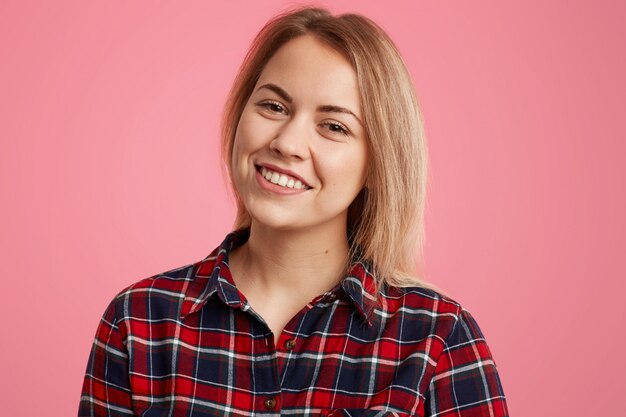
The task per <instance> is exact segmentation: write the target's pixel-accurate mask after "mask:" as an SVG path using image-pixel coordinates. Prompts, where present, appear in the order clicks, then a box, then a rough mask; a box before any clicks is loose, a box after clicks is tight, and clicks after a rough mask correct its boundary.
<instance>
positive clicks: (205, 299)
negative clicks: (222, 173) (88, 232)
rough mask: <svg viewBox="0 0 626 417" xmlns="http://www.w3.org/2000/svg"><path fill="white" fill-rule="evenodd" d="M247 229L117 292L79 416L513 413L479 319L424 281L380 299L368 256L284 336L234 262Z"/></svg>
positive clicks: (98, 341) (311, 305) (89, 368)
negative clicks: (240, 286)
mask: <svg viewBox="0 0 626 417" xmlns="http://www.w3.org/2000/svg"><path fill="white" fill-rule="evenodd" d="M247 238H248V233H247V231H240V232H233V233H231V234H229V235H228V236H227V237H226V239H225V240H224V242H223V243H222V245H221V246H220V247H219V248H217V249H215V251H213V253H212V254H211V255H209V256H208V257H207V258H206V259H204V260H202V261H200V262H197V263H195V264H192V265H188V266H185V267H182V268H179V269H175V270H172V271H169V272H166V273H163V274H159V275H156V276H154V277H151V278H147V279H144V280H142V281H139V282H138V283H136V284H134V285H131V286H130V287H128V288H127V289H125V290H124V291H122V292H121V293H120V294H119V295H118V296H117V297H116V298H115V299H114V300H113V301H112V302H111V304H110V305H109V307H108V308H107V309H106V312H105V313H104V316H103V317H102V320H101V322H100V324H99V327H98V330H97V333H96V337H95V341H94V344H93V348H92V351H91V355H90V357H89V363H88V365H87V372H86V376H85V380H84V384H83V389H82V396H81V399H80V408H79V412H78V414H79V416H134V415H137V416H144V417H156V416H174V417H183V416H189V417H191V416H197V417H200V416H220V417H221V416H267V417H269V416H278V415H286V416H298V417H307V416H325V417H330V416H332V417H340V416H360V417H372V416H400V417H406V416H456V417H459V416H506V415H508V412H507V407H506V403H505V398H504V394H503V392H502V387H501V384H500V379H499V377H498V373H497V371H496V366H495V364H494V361H493V359H492V357H491V353H490V351H489V348H488V346H487V344H486V343H485V339H484V337H483V335H482V333H481V331H480V329H479V327H478V325H477V324H476V322H475V321H474V319H473V318H472V316H471V315H470V314H469V313H468V312H467V311H466V310H464V309H463V308H462V307H461V306H459V304H457V303H456V302H454V301H453V300H451V299H449V298H446V297H444V296H442V295H440V294H438V293H437V292H434V291H432V290H428V289H424V288H416V287H414V288H397V287H390V286H382V287H381V289H380V293H379V294H378V296H375V295H374V291H373V288H374V287H373V285H372V284H373V278H372V275H371V274H370V272H369V271H370V270H371V268H370V266H369V264H368V263H367V262H355V263H354V264H353V265H352V267H351V269H350V273H349V274H348V275H347V276H346V277H345V278H344V279H343V280H342V281H341V283H340V284H338V285H337V286H336V287H335V288H334V289H333V290H331V291H328V292H326V293H324V294H321V295H319V296H318V297H316V298H315V299H313V300H312V301H311V302H310V303H309V304H308V305H306V306H305V307H304V308H303V309H302V310H301V311H300V312H299V313H298V314H297V315H296V316H295V317H294V318H293V319H292V320H291V321H289V323H288V324H287V326H286V327H285V329H284V330H283V333H282V334H281V335H280V340H279V342H278V344H277V345H275V344H274V335H273V334H272V333H271V331H270V330H269V328H268V327H267V326H266V325H265V324H264V321H263V319H262V318H261V317H260V316H259V315H258V314H257V313H256V312H255V311H254V310H253V309H252V308H251V307H250V305H249V304H248V302H247V301H246V298H245V297H244V295H243V294H241V292H240V291H238V290H237V288H236V286H235V283H234V281H233V279H232V277H231V273H230V270H229V268H228V254H229V251H230V250H232V249H233V247H236V246H239V245H241V244H242V243H243V242H245V240H246V239H247ZM377 300H378V302H377Z"/></svg>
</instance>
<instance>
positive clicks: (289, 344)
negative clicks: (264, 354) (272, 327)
mask: <svg viewBox="0 0 626 417" xmlns="http://www.w3.org/2000/svg"><path fill="white" fill-rule="evenodd" d="M295 347H296V341H295V340H294V339H287V340H285V349H287V350H292V349H293V348H295Z"/></svg>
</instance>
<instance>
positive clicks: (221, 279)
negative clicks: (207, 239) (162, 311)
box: [180, 229, 378, 326]
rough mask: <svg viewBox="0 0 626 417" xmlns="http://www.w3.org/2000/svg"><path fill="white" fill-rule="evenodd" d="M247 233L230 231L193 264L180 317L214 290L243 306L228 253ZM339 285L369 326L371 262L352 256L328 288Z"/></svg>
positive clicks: (373, 300)
mask: <svg viewBox="0 0 626 417" xmlns="http://www.w3.org/2000/svg"><path fill="white" fill-rule="evenodd" d="M249 236H250V229H240V230H236V231H234V232H231V233H229V234H228V235H227V236H226V238H225V239H224V241H223V242H222V244H221V245H220V246H219V247H218V248H216V249H215V250H213V252H211V254H210V255H209V256H207V257H206V258H205V259H203V260H202V261H200V262H198V263H197V264H196V265H194V268H193V272H192V274H193V276H192V277H190V278H191V280H189V281H187V283H186V287H185V288H184V289H183V292H184V294H185V296H184V300H183V305H182V307H181V312H180V317H181V319H183V318H185V317H186V316H187V315H189V314H192V313H195V312H196V311H198V310H200V309H201V308H202V307H203V306H204V304H205V303H206V302H207V300H208V299H209V298H210V297H211V296H213V295H214V294H217V296H218V297H219V298H220V299H221V300H222V302H224V303H225V304H227V305H228V306H230V307H234V308H239V307H242V306H243V304H244V297H243V296H242V294H241V293H240V292H239V290H238V289H237V287H236V285H235V282H234V280H233V278H232V275H231V273H230V268H229V266H228V255H229V254H230V252H231V251H232V250H233V249H234V248H236V247H238V246H240V245H242V244H244V243H245V242H246V241H247V240H248V237H249ZM339 288H341V289H343V292H344V294H345V295H346V296H347V298H348V299H349V300H351V301H352V302H353V303H354V305H355V307H356V309H357V311H358V312H359V314H360V315H361V317H362V318H363V319H364V320H365V322H366V323H367V324H368V325H369V326H371V325H372V320H373V319H374V317H375V314H374V308H375V307H376V305H377V300H378V297H377V291H376V282H375V280H374V276H373V274H372V265H371V262H368V261H365V260H354V261H353V263H352V265H351V266H350V268H349V272H348V274H346V276H345V278H344V279H343V280H342V281H341V283H340V284H339V285H338V286H337V288H335V289H334V290H331V291H330V292H331V293H332V292H335V290H337V289H339Z"/></svg>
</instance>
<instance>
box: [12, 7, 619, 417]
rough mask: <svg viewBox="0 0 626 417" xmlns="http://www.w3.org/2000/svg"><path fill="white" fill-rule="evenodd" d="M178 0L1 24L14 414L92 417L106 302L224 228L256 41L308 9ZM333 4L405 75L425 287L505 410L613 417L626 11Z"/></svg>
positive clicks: (25, 13)
mask: <svg viewBox="0 0 626 417" xmlns="http://www.w3.org/2000/svg"><path fill="white" fill-rule="evenodd" d="M174 3H175V2H155V1H133V2H117V1H108V2H85V1H64V2H47V1H39V2H34V1H18V0H14V1H7V0H4V1H2V3H0V59H1V63H0V138H1V144H2V148H1V152H0V173H1V176H0V181H1V182H0V184H1V192H2V216H1V217H0V230H1V232H0V234H1V237H0V249H1V257H2V259H1V261H2V264H1V266H2V271H3V273H2V278H1V279H2V294H3V295H2V300H1V302H0V328H1V329H2V336H1V337H2V340H1V343H0V350H1V351H0V375H1V376H0V384H1V386H0V404H1V405H0V409H1V410H2V411H1V412H0V413H1V414H2V415H4V416H11V417H19V416H36V415H45V416H70V415H76V411H77V407H78V399H79V394H80V388H81V384H82V378H83V373H84V371H85V367H86V364H87V358H88V354H89V349H90V347H91V342H92V340H93V336H94V334H95V330H96V326H97V324H98V320H99V318H100V315H101V314H102V312H103V311H104V308H105V307H106V305H107V303H108V302H109V301H110V300H111V299H112V298H113V296H114V295H115V294H116V293H117V292H118V291H119V290H121V289H122V288H123V287H125V286H127V285H129V284H130V283H132V282H135V281H137V280H139V279H141V278H144V277H147V276H150V275H153V274H156V273H158V272H163V271H165V270H168V269H172V268H175V267H178V266H182V265H185V264H188V263H190V262H194V261H197V260H199V259H201V258H203V257H204V256H206V255H207V254H208V253H209V252H210V251H211V250H212V249H213V248H214V247H215V246H216V245H217V244H218V243H219V242H220V241H221V239H222V238H223V236H224V235H225V233H226V232H227V231H229V227H230V225H231V222H232V220H233V203H232V199H231V198H230V197H228V194H227V192H226V189H225V186H224V181H223V180H222V179H221V174H220V170H219V167H218V120H219V116H220V111H221V108H222V105H223V102H224V99H225V95H226V92H227V89H228V87H229V86H230V83H231V81H232V79H233V77H234V74H235V70H236V69H237V67H238V65H239V63H240V61H241V59H242V57H243V54H244V51H245V50H246V47H247V46H248V44H249V42H250V40H251V38H252V36H253V35H254V34H255V33H256V31H257V30H258V29H259V28H260V27H261V25H262V24H263V23H264V22H265V21H266V20H267V19H268V18H269V17H270V16H272V15H274V14H275V13H276V12H278V11H280V10H282V9H284V8H285V7H287V6H290V5H295V4H298V3H296V2H285V1H265V2H243V1H230V0H229V1H226V2H220V3H219V6H218V5H214V4H213V2H201V1H197V2H195V1H194V2H184V3H181V2H178V3H176V4H174ZM215 3H216V4H217V2H215ZM318 4H320V5H327V6H330V7H331V10H332V11H334V12H344V11H355V12H359V13H363V14H365V15H367V16H370V17H372V18H373V19H375V20H376V21H377V22H378V23H379V24H380V25H382V26H383V27H384V28H385V29H386V30H387V31H388V32H389V33H390V35H391V36H392V38H394V39H395V41H396V42H397V44H398V46H399V48H400V50H401V52H402V53H403V54H404V56H405V58H406V61H407V64H408V66H409V67H410V69H411V71H412V74H413V76H414V80H415V84H416V87H417V90H418V95H419V97H420V101H421V104H422V107H423V111H424V114H425V119H426V128H427V133H428V138H429V146H430V160H431V176H430V186H429V187H430V194H429V196H428V198H429V200H428V218H427V232H428V236H427V243H428V245H427V251H426V260H427V264H426V268H427V271H428V274H429V277H430V279H431V280H432V281H433V282H435V283H436V284H438V285H440V286H441V287H442V288H444V289H445V290H447V291H448V292H449V294H450V295H451V296H453V297H454V298H455V299H457V300H458V301H459V302H461V303H462V304H463V305H464V306H465V307H466V308H467V309H469V310H470V311H471V312H472V313H473V314H474V316H475V317H476V318H477V319H478V322H479V323H480V325H481V327H482V329H483V331H484V333H485V335H486V337H487V340H488V341H489V344H490V346H491V349H492V352H493V354H494V357H495V359H496V362H497V364H498V367H499V369H500V373H501V377H502V382H503V386H504V390H505V393H506V395H507V397H508V402H509V407H510V411H511V413H512V414H513V415H518V416H524V415H532V416H536V417H539V416H568V415H596V416H600V415H615V414H616V413H619V410H618V408H617V407H618V404H621V403H623V399H624V391H625V390H626V384H625V376H624V374H625V372H626V359H625V356H626V355H625V354H624V344H625V343H626V331H625V325H624V319H626V317H625V308H624V305H625V303H624V301H623V296H622V294H621V293H622V292H623V291H624V290H625V289H626V288H625V284H624V280H625V279H626V268H625V266H624V259H625V255H624V249H625V247H626V221H625V215H624V214H625V213H626V196H625V190H626V169H625V167H624V165H625V162H626V161H625V159H626V158H625V156H626V146H625V140H626V134H625V133H626V131H625V130H626V129H625V128H624V111H625V106H624V101H625V99H626V94H625V93H626V88H625V87H626V82H625V79H626V77H625V74H626V58H625V56H626V53H625V47H624V40H625V39H626V33H625V30H624V22H625V21H626V3H625V2H624V1H621V0H615V1H608V0H607V1H595V2H590V1H579V0H577V1H572V0H569V1H566V0H563V1H555V0H549V1H545V0H544V1H508V2H502V1H495V0H494V1H472V2H469V1H467V2H452V1H439V2H434V1H429V2H426V1H421V2H418V1H415V2H409V1H406V2H399V1H389V0H386V1H333V2H330V1H321V2H319V3H318Z"/></svg>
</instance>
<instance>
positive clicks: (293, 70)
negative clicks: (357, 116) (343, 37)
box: [257, 35, 360, 111]
mask: <svg viewBox="0 0 626 417" xmlns="http://www.w3.org/2000/svg"><path fill="white" fill-rule="evenodd" d="M265 83H275V84H278V85H279V86H280V87H282V88H283V89H285V90H286V91H287V92H288V93H289V94H290V95H292V96H293V97H294V100H298V99H300V100H307V99H308V100H315V101H322V102H323V103H321V104H342V105H348V104H350V105H351V106H352V107H355V108H354V110H357V111H358V110H359V107H360V106H359V105H360V100H359V91H358V83H357V76H356V72H355V71H354V69H353V68H352V65H351V64H350V62H349V61H348V60H347V59H346V58H345V57H344V56H343V55H342V54H341V53H340V52H338V51H336V50H335V49H333V48H332V47H330V46H329V45H327V44H326V43H324V42H322V41H320V40H318V39H317V38H315V37H314V36H311V35H304V36H300V37H298V38H296V39H293V40H291V41H289V42H287V43H286V44H284V45H283V46H282V47H280V48H279V49H278V51H276V53H275V54H274V56H272V58H271V59H270V60H269V61H268V63H267V65H266V66H265V68H264V69H263V71H262V72H261V75H260V77H259V80H258V82H257V86H259V85H263V84H265ZM318 104H320V103H318Z"/></svg>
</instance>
